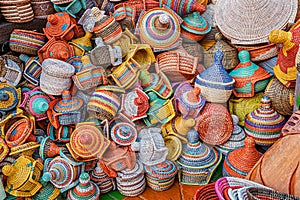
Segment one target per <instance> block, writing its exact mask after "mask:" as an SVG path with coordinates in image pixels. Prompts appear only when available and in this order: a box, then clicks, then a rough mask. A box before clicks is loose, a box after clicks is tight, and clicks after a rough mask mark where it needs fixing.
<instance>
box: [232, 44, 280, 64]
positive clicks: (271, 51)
mask: <svg viewBox="0 0 300 200" xmlns="http://www.w3.org/2000/svg"><path fill="white" fill-rule="evenodd" d="M235 47H236V48H237V50H238V51H241V50H247V51H249V53H250V56H251V61H254V62H255V61H263V60H267V59H269V58H272V57H275V56H277V48H276V45H275V44H263V45H255V46H241V45H235Z"/></svg>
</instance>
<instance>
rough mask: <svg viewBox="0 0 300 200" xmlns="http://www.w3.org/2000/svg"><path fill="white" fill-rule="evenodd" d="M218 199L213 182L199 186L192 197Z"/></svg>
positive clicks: (206, 199)
mask: <svg viewBox="0 0 300 200" xmlns="http://www.w3.org/2000/svg"><path fill="white" fill-rule="evenodd" d="M208 199H211V200H218V199H219V197H218V195H217V193H216V191H215V183H209V184H207V185H204V186H202V187H200V188H199V189H198V190H197V191H196V193H195V195H194V197H193V200H208Z"/></svg>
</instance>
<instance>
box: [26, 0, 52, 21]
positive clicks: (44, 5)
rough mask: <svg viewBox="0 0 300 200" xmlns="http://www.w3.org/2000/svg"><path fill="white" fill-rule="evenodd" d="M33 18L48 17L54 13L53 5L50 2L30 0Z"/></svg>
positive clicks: (46, 0)
mask: <svg viewBox="0 0 300 200" xmlns="http://www.w3.org/2000/svg"><path fill="white" fill-rule="evenodd" d="M31 5H32V9H33V12H34V18H37V19H46V18H47V17H48V15H50V14H53V13H55V10H54V6H53V3H52V2H51V1H50V0H31Z"/></svg>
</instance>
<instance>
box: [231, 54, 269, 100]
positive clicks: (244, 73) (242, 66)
mask: <svg viewBox="0 0 300 200" xmlns="http://www.w3.org/2000/svg"><path fill="white" fill-rule="evenodd" d="M238 57H239V60H240V63H239V64H238V65H237V66H236V67H235V68H234V69H233V70H232V71H231V72H230V73H229V75H230V76H231V77H232V78H233V79H234V80H235V84H234V89H233V94H234V95H235V96H236V97H253V96H254V93H257V92H261V91H263V90H264V89H265V88H266V86H267V85H268V83H269V80H270V77H271V75H270V74H269V73H268V72H267V71H266V70H265V69H263V68H261V67H259V66H258V65H256V64H255V63H253V62H251V60H250V53H249V52H248V51H246V50H242V51H240V52H239V54H238Z"/></svg>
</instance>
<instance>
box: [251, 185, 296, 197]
mask: <svg viewBox="0 0 300 200" xmlns="http://www.w3.org/2000/svg"><path fill="white" fill-rule="evenodd" d="M246 193H247V196H248V198H249V200H259V199H264V200H277V199H278V200H280V199H285V200H299V199H300V198H299V197H295V196H292V195H289V194H285V193H281V192H277V191H275V190H268V189H263V188H248V189H247V190H246Z"/></svg>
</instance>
